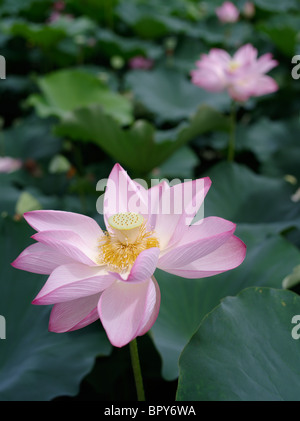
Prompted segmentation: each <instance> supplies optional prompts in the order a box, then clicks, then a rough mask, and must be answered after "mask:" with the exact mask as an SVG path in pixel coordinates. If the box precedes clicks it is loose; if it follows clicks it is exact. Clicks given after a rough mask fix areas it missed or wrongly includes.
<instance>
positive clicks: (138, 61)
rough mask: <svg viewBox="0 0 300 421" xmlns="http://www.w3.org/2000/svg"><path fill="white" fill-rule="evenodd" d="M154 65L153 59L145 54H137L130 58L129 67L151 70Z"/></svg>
mask: <svg viewBox="0 0 300 421" xmlns="http://www.w3.org/2000/svg"><path fill="white" fill-rule="evenodd" d="M152 66H153V60H151V59H149V58H146V57H143V56H135V57H132V58H131V59H130V60H129V67H130V68H131V69H142V70H149V69H151V67H152Z"/></svg>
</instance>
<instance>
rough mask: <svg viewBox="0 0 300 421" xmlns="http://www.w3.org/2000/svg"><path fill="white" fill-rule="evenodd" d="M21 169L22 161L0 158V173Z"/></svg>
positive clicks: (7, 157) (5, 157) (6, 157)
mask: <svg viewBox="0 0 300 421" xmlns="http://www.w3.org/2000/svg"><path fill="white" fill-rule="evenodd" d="M21 167H22V161H21V160H20V159H15V158H11V157H9V156H4V157H0V173H10V172H13V171H17V170H19V169H20V168H21Z"/></svg>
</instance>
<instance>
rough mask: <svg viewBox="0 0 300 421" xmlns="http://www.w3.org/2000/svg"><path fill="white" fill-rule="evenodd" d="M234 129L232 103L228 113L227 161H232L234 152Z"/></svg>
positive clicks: (234, 103)
mask: <svg viewBox="0 0 300 421" xmlns="http://www.w3.org/2000/svg"><path fill="white" fill-rule="evenodd" d="M235 127H236V102H235V101H232V103H231V113H230V130H229V143H228V155H227V159H228V161H233V160H234V150H235Z"/></svg>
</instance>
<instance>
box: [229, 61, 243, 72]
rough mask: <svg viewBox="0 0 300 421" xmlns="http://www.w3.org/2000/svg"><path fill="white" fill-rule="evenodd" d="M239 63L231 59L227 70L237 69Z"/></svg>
mask: <svg viewBox="0 0 300 421" xmlns="http://www.w3.org/2000/svg"><path fill="white" fill-rule="evenodd" d="M240 66H241V65H240V63H238V62H237V61H231V62H230V63H229V66H228V67H229V71H230V72H234V71H235V70H237V69H238V68H239V67H240Z"/></svg>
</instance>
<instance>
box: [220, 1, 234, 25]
mask: <svg viewBox="0 0 300 421" xmlns="http://www.w3.org/2000/svg"><path fill="white" fill-rule="evenodd" d="M216 15H217V16H218V18H219V20H220V22H223V23H233V22H236V21H237V20H238V18H239V16H240V12H239V10H238V9H237V8H236V7H235V5H234V4H233V3H231V2H230V1H225V2H224V3H223V4H222V6H220V7H218V8H217V9H216Z"/></svg>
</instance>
